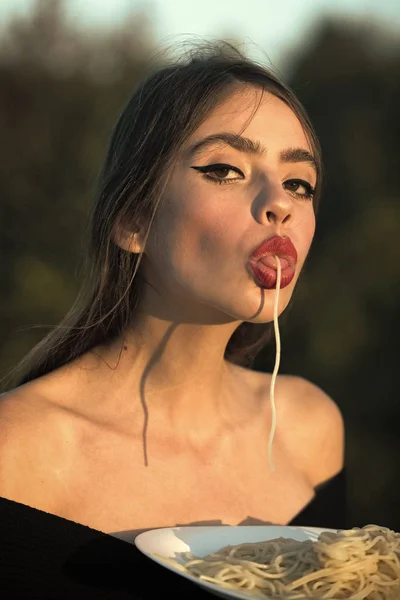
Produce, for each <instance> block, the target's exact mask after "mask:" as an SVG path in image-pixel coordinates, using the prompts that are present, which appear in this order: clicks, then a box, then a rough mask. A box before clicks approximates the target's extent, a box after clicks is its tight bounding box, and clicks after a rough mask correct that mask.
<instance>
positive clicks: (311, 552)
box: [168, 525, 400, 600]
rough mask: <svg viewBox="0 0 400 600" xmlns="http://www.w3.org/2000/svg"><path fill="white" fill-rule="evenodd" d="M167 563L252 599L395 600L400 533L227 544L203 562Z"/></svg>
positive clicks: (355, 532)
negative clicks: (246, 594) (301, 540)
mask: <svg viewBox="0 0 400 600" xmlns="http://www.w3.org/2000/svg"><path fill="white" fill-rule="evenodd" d="M182 557H183V558H184V560H185V561H186V562H184V564H183V565H182V564H180V563H178V562H177V561H175V560H173V559H168V562H170V563H171V562H172V563H173V564H174V566H176V567H178V568H179V569H180V570H183V571H184V572H186V573H189V574H191V575H193V576H194V577H197V578H198V579H200V580H202V581H208V582H211V583H213V584H216V585H218V586H222V587H223V588H227V589H231V590H238V591H242V592H246V593H248V594H249V596H250V597H253V598H254V597H256V598H264V599H265V598H270V599H271V600H275V599H284V600H305V599H308V598H314V599H318V600H398V599H399V598H400V534H399V533H396V532H394V531H392V530H390V529H388V528H386V527H378V526H377V525H367V526H365V527H362V528H354V529H349V530H341V531H338V532H337V533H332V532H323V533H321V534H320V536H319V538H318V540H317V541H316V542H312V541H311V540H307V541H304V542H299V541H296V540H292V539H286V538H278V539H274V540H269V541H265V542H258V543H245V544H239V545H236V546H227V547H225V548H222V550H219V551H218V552H215V553H213V554H210V555H208V556H204V557H203V558H199V557H195V556H193V555H192V554H190V553H183V555H182Z"/></svg>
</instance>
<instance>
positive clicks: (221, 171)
mask: <svg viewBox="0 0 400 600" xmlns="http://www.w3.org/2000/svg"><path fill="white" fill-rule="evenodd" d="M192 169H196V171H200V173H203V175H204V177H205V178H206V179H207V180H209V181H212V182H213V183H234V182H235V181H239V180H240V179H244V175H243V173H242V171H241V170H240V169H238V168H237V167H233V166H232V165H226V164H221V163H218V164H214V165H206V166H205V167H192ZM230 172H232V173H236V174H237V175H239V177H237V176H236V177H229V178H228V174H229V173H230Z"/></svg>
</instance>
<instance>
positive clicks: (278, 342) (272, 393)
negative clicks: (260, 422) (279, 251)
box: [268, 255, 281, 471]
mask: <svg viewBox="0 0 400 600" xmlns="http://www.w3.org/2000/svg"><path fill="white" fill-rule="evenodd" d="M274 258H275V260H276V267H277V274H276V291H275V301H274V330H275V344H276V352H275V366H274V370H273V373H272V377H271V385H270V395H269V397H270V402H271V411H272V424H271V430H270V434H269V442H268V461H269V465H270V469H271V471H275V467H274V463H273V460H272V442H273V440H274V435H275V429H276V406H275V382H276V376H277V374H278V370H279V363H280V360H281V338H280V335H279V326H278V304H279V290H280V287H281V261H280V260H279V258H278V256H276V255H274Z"/></svg>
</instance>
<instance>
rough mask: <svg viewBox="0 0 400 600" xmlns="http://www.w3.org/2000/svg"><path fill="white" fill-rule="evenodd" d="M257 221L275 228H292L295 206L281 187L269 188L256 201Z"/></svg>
mask: <svg viewBox="0 0 400 600" xmlns="http://www.w3.org/2000/svg"><path fill="white" fill-rule="evenodd" d="M256 212H257V220H258V221H259V222H260V223H269V224H271V225H275V226H281V227H285V228H286V227H288V226H291V225H292V223H293V219H294V204H293V201H292V199H291V198H290V196H289V194H288V193H287V192H285V190H284V189H283V188H282V187H281V186H280V185H279V186H278V185H277V186H273V187H272V186H268V189H264V190H263V191H262V192H260V194H259V195H258V197H257V199H256Z"/></svg>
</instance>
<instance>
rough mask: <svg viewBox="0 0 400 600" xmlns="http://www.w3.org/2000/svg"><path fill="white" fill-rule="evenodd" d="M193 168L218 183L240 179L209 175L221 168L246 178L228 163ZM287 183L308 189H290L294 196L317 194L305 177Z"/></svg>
mask: <svg viewBox="0 0 400 600" xmlns="http://www.w3.org/2000/svg"><path fill="white" fill-rule="evenodd" d="M192 168H193V169H196V171H200V173H202V174H203V177H204V179H206V180H207V181H211V182H212V183H216V184H218V185H226V184H229V183H234V182H235V181H238V179H239V178H237V177H236V178H234V179H224V178H223V177H218V176H214V177H212V176H211V175H209V173H214V172H216V171H219V170H221V169H228V171H234V172H235V173H238V175H241V177H243V178H244V174H243V173H242V171H241V170H240V169H238V168H237V167H233V166H232V165H228V164H226V163H216V164H213V165H206V166H204V167H192ZM287 183H296V184H298V185H301V186H303V187H304V188H305V190H306V193H305V194H299V193H298V192H296V191H294V190H289V192H290V193H291V194H293V196H296V198H302V199H304V200H312V198H313V196H314V194H315V188H313V187H312V185H311V184H310V183H308V181H304V179H288V180H287V181H285V184H287Z"/></svg>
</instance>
